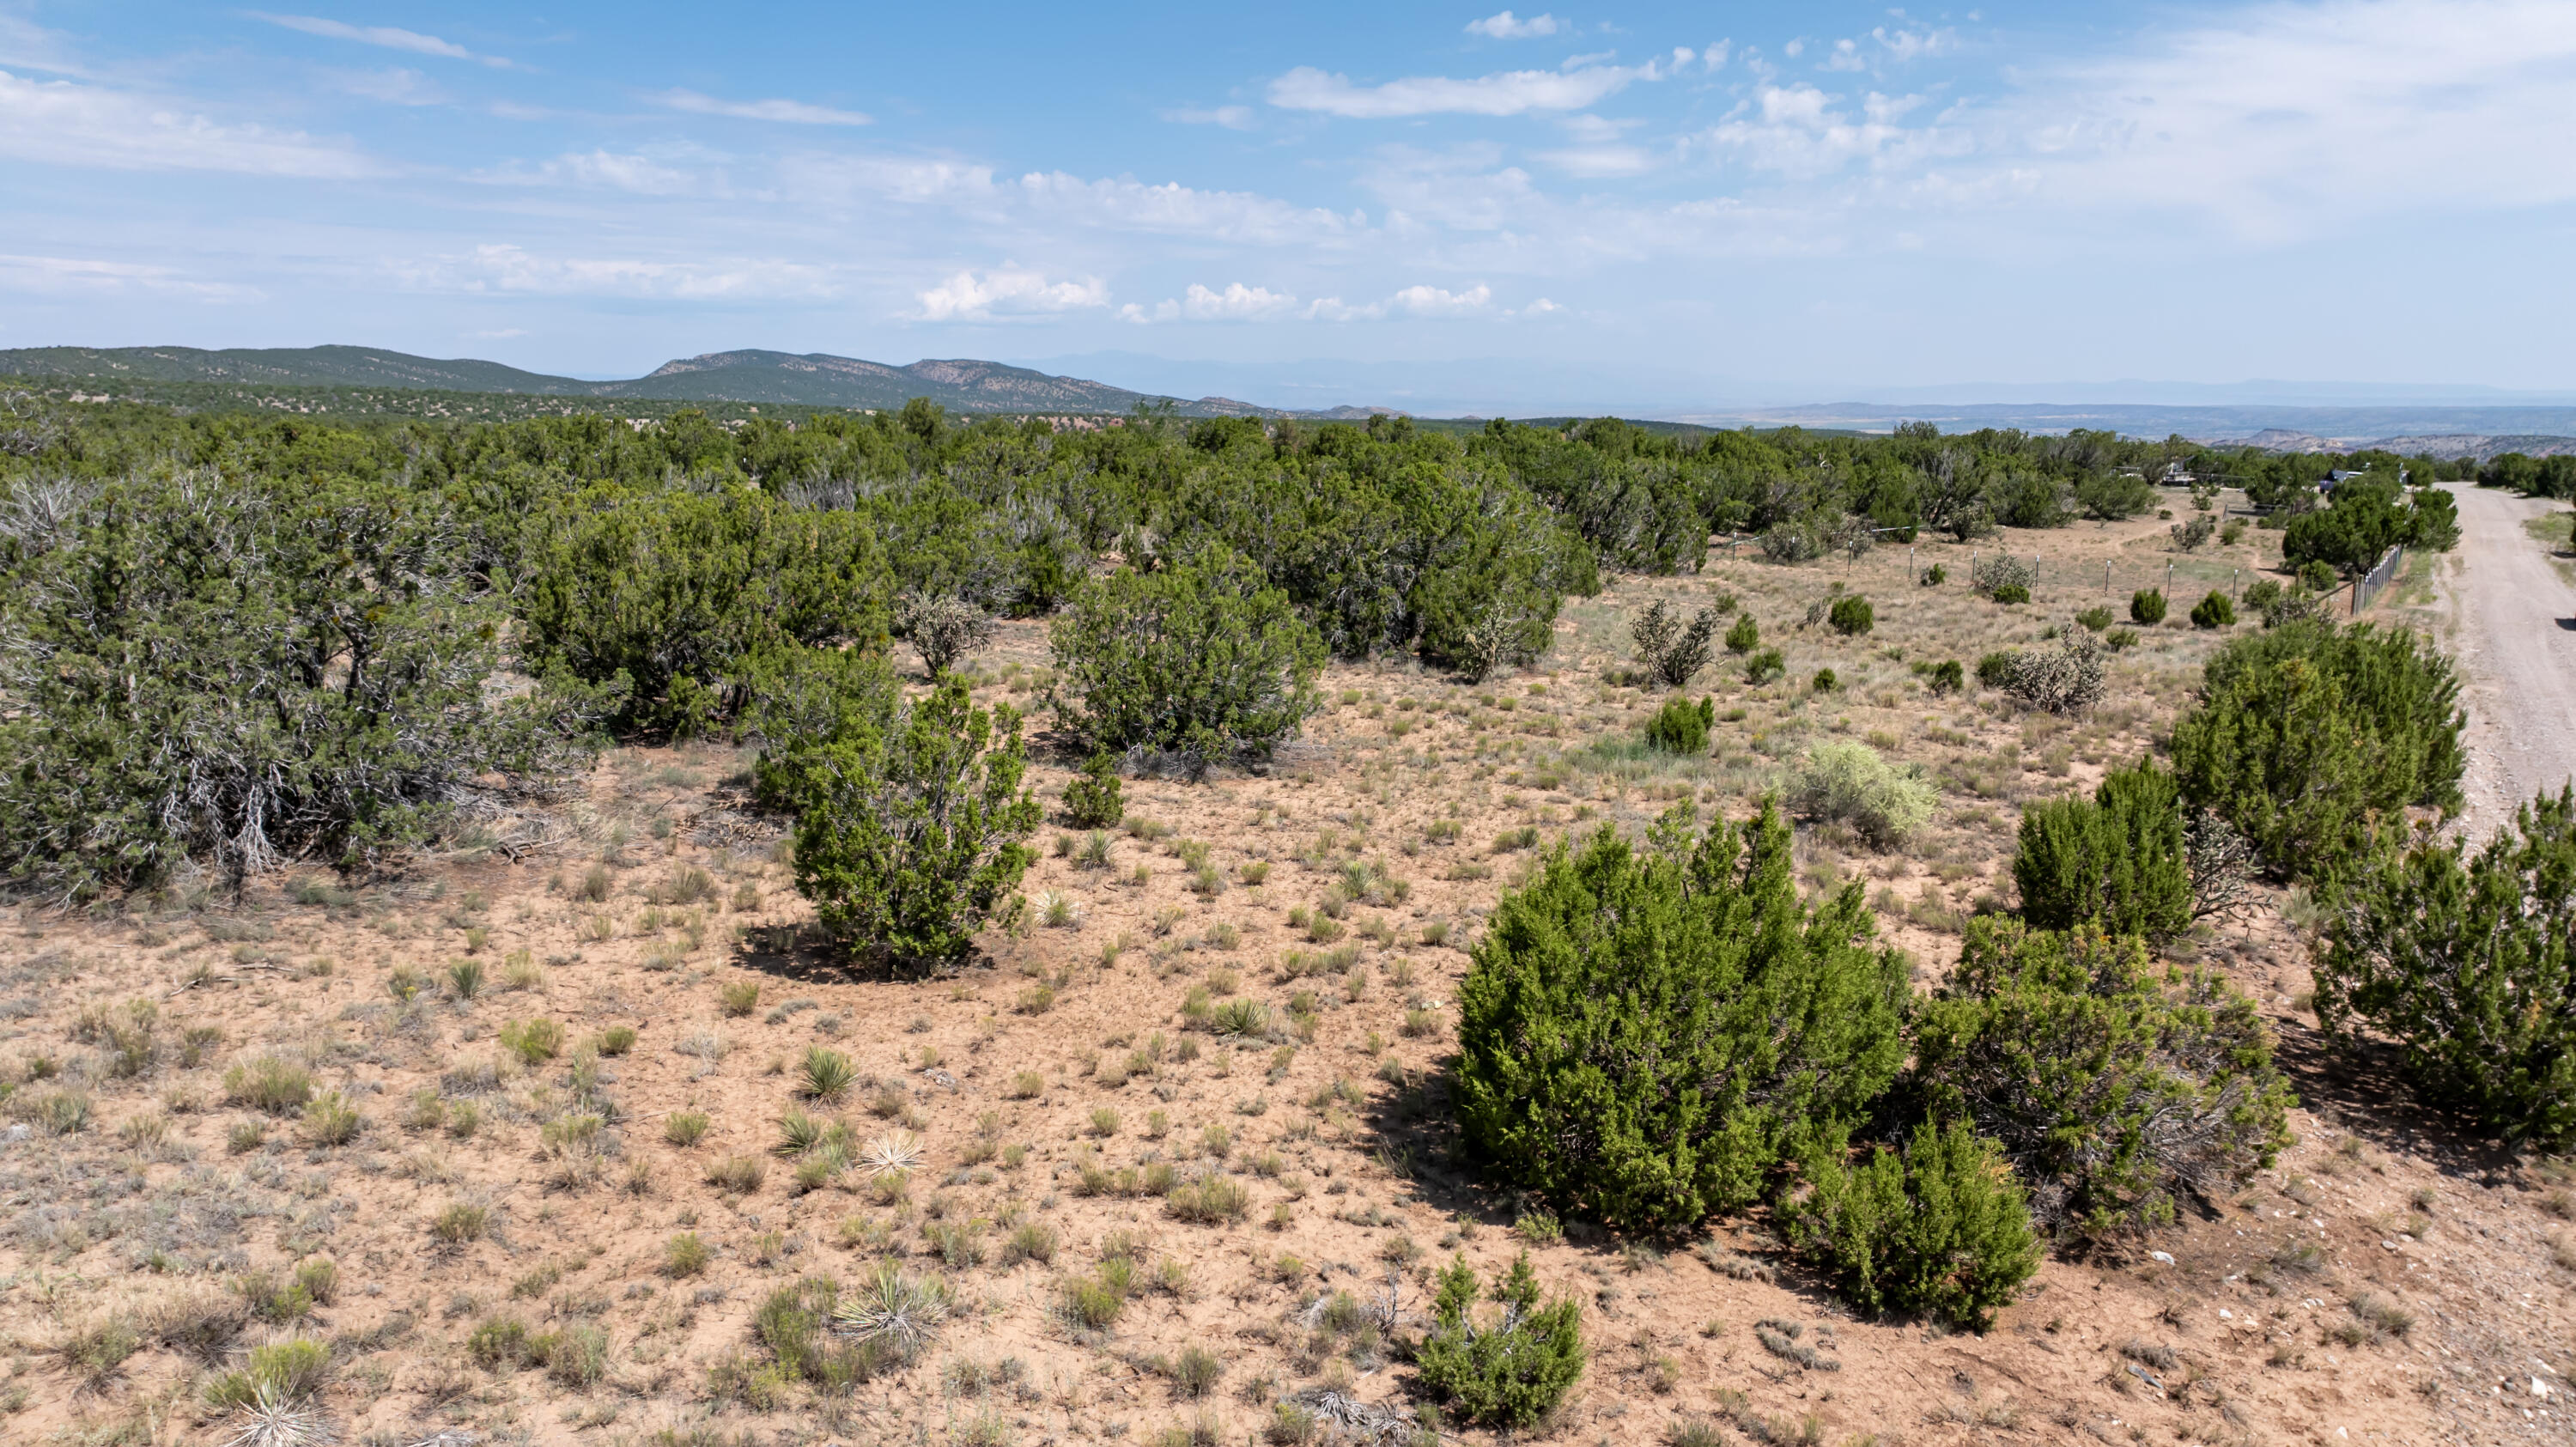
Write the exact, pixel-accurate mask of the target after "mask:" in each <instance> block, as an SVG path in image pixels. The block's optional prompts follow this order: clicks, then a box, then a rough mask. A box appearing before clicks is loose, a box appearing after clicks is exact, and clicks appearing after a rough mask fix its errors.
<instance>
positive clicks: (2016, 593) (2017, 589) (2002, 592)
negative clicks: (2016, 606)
mask: <svg viewBox="0 0 2576 1447" xmlns="http://www.w3.org/2000/svg"><path fill="white" fill-rule="evenodd" d="M1986 596H1987V597H1989V598H1992V599H1994V600H1995V601H1996V602H1998V603H2027V602H2029V601H2030V589H2029V588H2028V587H2027V586H2025V585H2023V584H2020V583H2004V584H2000V585H1998V586H1997V587H1996V588H1995V589H1994V591H1993V592H1990V593H1988V594H1987V595H1986Z"/></svg>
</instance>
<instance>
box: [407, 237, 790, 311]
mask: <svg viewBox="0 0 2576 1447" xmlns="http://www.w3.org/2000/svg"><path fill="white" fill-rule="evenodd" d="M394 274H395V276H396V277H397V278H398V279H399V280H401V281H402V282H403V283H404V284H406V285H408V286H411V287H413V288H416V289H419V290H424V291H443V292H464V293H468V294H477V295H490V294H494V293H505V294H532V295H547V296H615V297H643V298H651V299H658V300H670V301H756V300H768V299H784V298H800V299H802V298H820V297H830V296H833V295H835V294H837V293H838V291H839V287H838V286H837V285H836V284H835V281H834V278H833V276H832V274H831V273H830V272H829V271H827V270H826V269H824V268H822V267H819V266H813V265H808V264H805V263H801V262H793V261H780V260H774V259H768V258H713V259H705V260H689V261H650V260H644V259H641V258H630V257H586V256H542V255H538V254H536V253H534V252H530V251H528V250H526V249H525V248H523V247H519V246H515V245H511V244H508V243H496V244H489V245H483V246H477V247H475V248H474V249H473V250H472V251H471V252H467V253H465V254H463V255H459V256H441V257H433V258H431V259H430V260H428V261H426V262H418V263H408V264H402V265H397V266H396V267H395V268H394Z"/></svg>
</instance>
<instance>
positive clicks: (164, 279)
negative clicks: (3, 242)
mask: <svg viewBox="0 0 2576 1447" xmlns="http://www.w3.org/2000/svg"><path fill="white" fill-rule="evenodd" d="M0 291H14V292H33V293H37V294H42V295H71V296H119V295H136V294H141V295H147V296H170V297H185V298H188V299H191V300H195V301H210V302H234V301H260V300H264V299H265V298H264V297H263V294H262V293H261V292H260V291H259V290H258V289H257V288H255V287H248V286H235V285H233V284H231V283H229V282H211V281H197V280H194V279H192V278H190V277H189V276H187V275H186V274H185V273H182V272H180V271H177V270H175V269H173V268H171V267H167V266H151V265H145V264H140V263H136V262H128V261H99V260H96V259H93V258H90V257H73V256H11V255H0Z"/></svg>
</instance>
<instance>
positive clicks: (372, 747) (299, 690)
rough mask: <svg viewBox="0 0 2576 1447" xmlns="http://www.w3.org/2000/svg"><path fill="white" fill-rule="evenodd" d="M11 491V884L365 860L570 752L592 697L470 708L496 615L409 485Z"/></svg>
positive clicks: (3, 686)
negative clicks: (206, 867)
mask: <svg viewBox="0 0 2576 1447" xmlns="http://www.w3.org/2000/svg"><path fill="white" fill-rule="evenodd" d="M31 486H35V484H24V483H22V484H18V485H16V486H15V487H13V489H12V491H11V494H10V496H11V497H12V498H14V499H16V500H17V501H18V502H19V504H20V506H19V507H18V508H16V509H14V510H13V511H12V513H11V516H12V517H13V518H14V519H16V521H14V522H13V523H12V524H10V525H9V528H8V531H9V532H10V534H11V536H10V537H9V539H8V540H7V544H6V546H5V548H0V595H5V596H7V597H8V598H9V599H10V600H11V603H10V605H9V623H8V627H9V631H10V634H11V636H12V638H13V639H14V640H15V641H14V643H13V646H12V647H11V648H10V649H8V650H7V653H6V657H5V659H0V697H6V698H7V699H8V700H9V701H10V704H11V707H10V708H9V710H8V712H7V714H6V716H5V718H0V757H5V758H7V759H8V760H9V761H10V770H11V782H10V787H9V788H8V789H6V790H0V882H5V883H6V884H7V885H8V886H10V887H12V888H13V889H15V890H18V891H24V892H31V893H35V894H39V895H43V896H47V897H51V898H55V899H86V898H91V897H95V896H97V895H99V894H101V893H102V892H104V891H108V890H112V889H125V888H139V887H150V886H153V885H155V884H157V883H160V882H163V881H166V880H167V879H169V878H170V877H171V875H172V874H173V872H174V871H176V870H179V869H180V868H181V866H183V865H184V864H186V863H187V862H189V861H191V860H199V861H204V862H205V863H207V864H210V865H211V866H212V867H213V868H214V869H215V870H216V871H217V872H218V874H219V875H220V876H221V877H222V878H224V879H226V880H228V881H229V882H230V884H231V886H232V888H233V889H234V890H235V891H236V892H238V891H239V890H240V889H241V887H242V886H243V883H244V881H246V880H247V879H248V878H249V877H250V876H252V875H255V874H259V873H263V872H265V871H268V870H271V869H275V868H278V867H280V866H282V865H285V864H287V863H288V862H290V861H292V860H296V859H318V860H322V861H326V862H329V863H333V864H337V865H340V866H342V867H344V868H350V869H357V868H363V867H369V866H370V865H372V864H373V863H376V862H380V861H383V860H385V859H387V858H389V857H390V856H391V855H393V854H398V853H401V852H403V851H405V850H408V849H410V848H412V847H415V846H418V845H420V844H423V843H426V842H427V841H429V840H431V839H432V838H434V837H436V836H437V835H438V834H439V833H440V832H441V831H442V830H443V829H444V828H446V827H447V826H448V825H449V824H450V823H451V822H452V821H453V820H454V819H455V817H456V814H455V811H456V808H457V806H458V805H459V804H460V803H464V802H466V801H470V800H481V799H488V798H492V797H494V796H495V795H496V794H497V793H499V792H501V791H500V790H496V789H494V788H492V787H491V786H490V785H489V783H488V782H487V781H488V780H490V779H500V780H505V781H507V782H505V783H504V784H503V785H502V789H547V788H552V787H554V786H556V785H558V784H560V783H562V782H563V781H564V780H566V779H567V778H569V777H570V776H571V774H572V773H573V772H575V771H576V770H578V769H579V768H581V767H582V766H584V765H586V764H587V763H588V761H589V759H590V756H591V753H590V743H589V740H588V728H587V724H588V722H589V721H590V720H592V719H594V718H596V717H597V716H598V715H599V714H600V713H601V712H602V711H603V710H604V709H605V708H606V707H607V699H608V695H607V693H606V692H605V691H603V690H597V689H590V688H587V687H585V686H582V685H580V684H577V683H574V682H572V681H571V680H568V679H566V680H560V685H561V686H557V684H556V683H551V682H550V683H548V684H546V685H544V686H541V687H540V688H539V689H538V690H537V691H536V692H534V693H531V694H528V695H526V696H523V697H520V698H514V699H507V700H498V699H492V698H487V697H486V694H485V692H484V690H483V687H482V681H483V680H484V679H485V678H487V677H489V676H490V675H491V674H492V672H493V671H494V670H495V669H496V668H499V667H501V666H503V665H504V663H505V662H506V661H507V658H508V655H507V654H506V652H505V651H504V648H503V646H502V644H501V642H500V639H501V637H502V635H503V633H504V631H505V627H504V625H505V622H506V619H507V613H506V611H505V605H504V604H503V603H502V602H501V601H500V599H499V598H498V597H497V595H495V594H494V593H492V592H491V591H489V590H488V589H484V588H482V587H480V586H478V585H477V584H476V582H475V579H474V574H475V572H476V565H475V560H474V558H473V556H472V551H471V548H470V547H469V545H468V530H469V527H470V523H469V521H468V519H467V518H466V517H465V516H463V515H461V514H460V511H459V509H458V507H457V506H456V505H455V504H454V503H452V502H450V501H449V500H447V499H444V498H442V497H441V496H440V495H439V494H438V493H437V492H436V491H435V490H429V491H413V490H409V489H406V488H403V487H401V486H400V485H398V484H394V483H390V482H381V483H380V482H367V481H358V480H353V479H348V478H345V477H337V478H335V479H334V480H333V481H331V482H329V483H321V482H316V481H313V480H312V479H308V478H305V477H303V476H300V475H299V476H296V477H294V478H292V479H290V478H287V477H285V476H281V475H271V474H267V473H263V472H257V471H254V472H251V473H248V474H246V475H245V474H239V473H235V472H232V471H226V472H224V473H222V474H218V473H217V472H215V471H214V470H212V469H205V470H188V469H184V468H182V469H175V470H173V469H162V470H160V471H157V472H153V473H149V474H138V475H134V476H130V477H126V478H123V479H119V480H113V481H110V480H106V479H98V480H92V481H85V482H64V483H59V484H49V485H46V486H47V490H46V491H44V493H43V494H42V507H41V509H40V510H39V511H37V512H32V513H31V512H28V511H26V510H25V508H26V506H27V505H28V504H29V503H30V501H31V499H33V498H34V496H35V495H34V494H31V493H29V492H28V491H27V488H28V487H31ZM334 659H338V660H345V663H344V664H337V665H333V666H332V667H325V666H324V665H325V660H334ZM209 678H222V679H224V680H226V682H225V686H224V687H222V688H215V689H210V688H207V687H205V686H204V685H203V681H204V680H206V679H209Z"/></svg>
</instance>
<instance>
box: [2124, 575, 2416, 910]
mask: <svg viewBox="0 0 2576 1447" xmlns="http://www.w3.org/2000/svg"><path fill="white" fill-rule="evenodd" d="M2458 699H2459V680H2458V677H2457V676H2456V675H2455V674H2454V673H2453V672H2452V669H2451V664H2450V660H2448V659H2446V658H2444V657H2442V655H2441V654H2440V653H2439V652H2438V651H2436V650H2435V649H2434V648H2433V647H2432V646H2431V645H2430V644H2420V645H2419V643H2418V641H2417V639H2416V638H2415V636H2414V635H2413V634H2412V633H2409V632H2406V631H2404V630H2396V631H2391V632H2381V631H2378V630H2376V629H2374V628H2372V627H2371V626H2370V625H2368V624H2363V625H2360V626H2357V627H2353V628H2347V629H2338V628H2336V627H2335V625H2333V624H2332V623H2327V622H2322V621H2320V622H2305V623H2290V624H2286V625H2284V626H2282V627H2280V628H2276V629H2273V630H2271V631H2269V632H2266V633H2260V634H2254V635H2250V636H2247V637H2242V638H2234V639H2230V640H2229V641H2228V644H2227V646H2226V647H2225V648H2222V649H2220V650H2219V651H2218V653H2217V654H2216V655H2215V656H2213V657H2212V658H2211V659H2210V661H2209V665H2208V667H2207V669H2206V670H2204V683H2203V686H2202V699H2201V704H2200V706H2199V707H2198V708H2195V709H2193V710H2192V711H2191V712H2189V713H2187V714H2185V715H2183V717H2182V718H2181V719H2180V720H2179V721H2177V722H2176V723H2175V725H2174V742H2173V760H2174V773H2175V776H2176V777H2177V778H2178V780H2179V781H2180V783H2181V785H2182V795H2183V798H2184V800H2185V801H2186V802H2188V803H2190V804H2192V805H2193V806H2195V807H2206V808H2210V809H2214V810H2216V811H2217V812H2218V813H2219V814H2220V815H2221V816H2222V817H2224V818H2225V819H2226V820H2227V821H2228V822H2229V823H2232V824H2234V825H2235V826H2236V827H2237V828H2238V829H2241V830H2243V831H2244V832H2245V833H2246V835H2247V836H2249V837H2250V838H2251V839H2252V840H2253V841H2254V845H2255V848H2256V850H2257V851H2258V852H2259V853H2260V854H2261V855H2262V857H2263V859H2264V860H2265V862H2266V863H2268V864H2269V865H2271V866H2272V867H2273V868H2274V869H2276V870H2279V871H2281V872H2283V873H2285V874H2291V875H2301V876H2312V875H2318V874H2322V873H2324V872H2327V871H2328V870H2330V869H2331V868H2332V867H2333V865H2334V864H2335V862H2336V861H2338V860H2341V859H2344V858H2347V857H2349V856H2350V855H2351V854H2352V853H2353V852H2354V851H2355V850H2357V849H2358V848H2359V847H2360V846H2361V842H2362V839H2363V837H2364V836H2365V835H2366V833H2367V832H2368V830H2369V827H2370V824H2371V821H2372V820H2374V819H2385V818H2389V817H2391V816H2393V815H2394V814H2396V812H2397V811H2399V810H2402V809H2407V808H2427V809H2443V810H2450V809H2456V808H2458V807H2459V804H2460V776H2461V773H2462V771H2463V769H2464V768H2465V767H2466V759H2465V756H2464V755H2463V754H2462V753H2461V750H2460V728H2461V723H2462V716H2461V713H2460V711H2459V707H2458Z"/></svg>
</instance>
